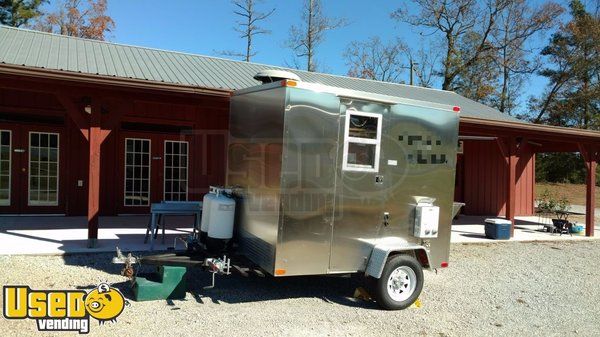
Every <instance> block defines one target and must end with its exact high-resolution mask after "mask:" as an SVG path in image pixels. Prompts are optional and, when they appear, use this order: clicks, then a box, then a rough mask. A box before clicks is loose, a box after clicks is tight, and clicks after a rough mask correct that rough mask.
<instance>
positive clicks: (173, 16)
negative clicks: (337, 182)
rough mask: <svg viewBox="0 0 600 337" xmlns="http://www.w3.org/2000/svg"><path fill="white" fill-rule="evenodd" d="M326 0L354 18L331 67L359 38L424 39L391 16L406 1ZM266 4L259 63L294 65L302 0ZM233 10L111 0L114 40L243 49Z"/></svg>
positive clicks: (327, 64)
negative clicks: (292, 45)
mask: <svg viewBox="0 0 600 337" xmlns="http://www.w3.org/2000/svg"><path fill="white" fill-rule="evenodd" d="M536 2H537V1H536ZM323 3H324V7H325V12H326V14H327V15H328V16H334V17H343V18H346V19H347V20H348V22H349V25H348V26H346V27H344V28H341V29H338V30H334V31H330V32H329V33H328V34H327V38H326V40H325V42H324V43H323V44H322V45H321V46H320V47H319V49H318V50H317V60H318V61H319V63H320V65H321V69H322V70H324V71H325V72H329V73H333V74H339V75H345V74H346V72H347V65H346V64H345V60H344V59H343V57H342V54H343V52H344V50H345V49H346V47H347V45H348V44H349V43H350V42H351V41H353V40H366V39H367V38H369V37H371V36H380V37H381V38H382V40H384V41H387V40H392V39H394V38H395V37H400V38H402V39H403V40H404V41H405V42H406V43H407V44H408V45H410V46H413V47H418V46H419V44H420V43H423V41H421V40H420V39H419V36H418V34H416V33H415V32H414V30H413V29H412V28H411V27H410V26H408V25H406V24H401V23H398V22H397V21H394V20H392V19H391V18H390V13H391V12H392V11H394V10H395V9H397V8H398V7H399V6H400V5H401V4H402V3H403V1H390V0H388V1H385V0H369V1H364V0H363V1H360V0H325V1H323ZM167 5H168V6H167ZM260 6H261V8H263V9H264V10H268V9H270V8H273V7H275V8H276V11H275V13H274V14H273V16H272V17H271V18H270V19H269V20H268V21H267V22H265V23H263V25H264V28H266V29H269V30H271V34H270V35H261V36H258V37H257V38H256V40H255V50H256V51H257V52H258V54H257V55H256V57H254V59H253V62H258V63H265V64H273V65H281V66H286V65H289V64H292V58H293V54H292V52H291V51H290V50H289V49H286V48H285V46H284V42H285V40H286V39H287V37H288V32H289V28H290V26H291V25H292V24H296V23H298V21H299V12H300V9H301V6H302V1H301V0H280V1H274V0H265V1H264V2H263V3H262V4H261V5H260ZM232 10H233V5H232V4H231V2H230V1H228V0H173V1H159V0H118V1H114V0H113V1H109V13H110V15H111V16H112V17H113V18H114V20H115V21H116V23H117V27H116V30H115V31H114V32H113V34H112V36H110V37H109V40H111V41H113V42H118V43H124V44H132V45H139V46H147V47H154V48H160V49H167V50H177V51H183V52H190V53H197V54H203V55H215V56H219V54H218V52H219V51H222V50H237V51H243V50H244V43H245V41H244V40H242V39H241V38H239V37H238V35H237V33H236V32H235V31H234V30H233V27H234V25H235V20H236V19H237V18H236V16H235V15H234V14H233V13H232ZM548 36H549V34H546V36H543V37H537V38H536V39H535V40H534V41H533V43H534V44H535V45H542V44H545V43H546V41H547V39H548ZM408 76H409V74H408V72H406V73H405V74H404V76H403V79H404V80H405V81H406V82H408ZM544 84H545V81H544V79H542V78H539V77H537V76H532V78H531V80H530V82H529V83H528V84H527V85H526V86H524V88H525V89H524V95H523V98H522V99H521V101H522V102H524V101H525V99H526V98H527V97H528V96H530V95H537V94H539V93H540V92H541V90H543V87H544ZM437 86H439V84H438V85H437ZM524 105H525V104H522V106H523V107H524Z"/></svg>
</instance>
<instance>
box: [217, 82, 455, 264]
mask: <svg viewBox="0 0 600 337" xmlns="http://www.w3.org/2000/svg"><path fill="white" fill-rule="evenodd" d="M457 143H458V113H457V112H456V110H455V111H453V109H452V107H449V106H442V105H435V104H430V103H426V102H421V101H413V100H407V99H400V98H397V97H391V96H383V95H376V94H370V93H365V92H360V91H353V90H345V89H340V88H334V87H327V86H323V85H319V84H310V83H306V82H299V81H298V82H297V81H286V80H283V81H277V82H273V83H269V84H263V85H260V86H257V87H253V88H248V89H243V90H239V91H237V92H236V93H235V94H234V95H233V97H232V98H231V109H230V137H229V154H228V168H227V185H228V186H231V187H237V188H236V189H235V191H236V195H237V197H238V202H239V207H238V214H237V215H236V217H237V223H236V230H237V235H236V237H237V240H238V243H239V246H240V249H241V253H242V254H243V255H245V256H247V257H248V258H250V259H251V260H252V261H253V262H255V263H257V264H258V265H260V266H261V267H262V268H263V269H265V270H266V271H267V272H269V273H272V274H273V275H275V276H284V275H285V276H288V275H308V274H328V273H348V272H355V271H364V270H365V268H366V267H367V263H368V261H369V258H370V257H371V254H372V252H373V250H374V246H375V245H377V244H381V243H383V242H394V244H395V245H403V246H405V247H406V246H413V245H419V246H424V247H428V248H430V251H429V254H430V262H431V267H434V268H435V267H439V266H440V264H441V262H443V261H447V260H448V255H449V245H450V227H451V222H452V203H453V197H454V175H455V165H456V150H457ZM420 197H427V198H431V199H435V206H437V207H439V230H438V233H437V237H436V238H431V239H426V240H424V239H420V238H417V237H415V236H414V235H413V230H414V221H415V208H416V205H417V202H418V198H420Z"/></svg>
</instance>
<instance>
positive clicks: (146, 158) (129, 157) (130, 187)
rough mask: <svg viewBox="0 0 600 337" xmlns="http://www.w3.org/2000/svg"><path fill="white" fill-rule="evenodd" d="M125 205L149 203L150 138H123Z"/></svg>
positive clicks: (145, 204)
mask: <svg viewBox="0 0 600 337" xmlns="http://www.w3.org/2000/svg"><path fill="white" fill-rule="evenodd" d="M124 204H125V206H148V205H150V140H149V139H137V138H126V139H125V199H124Z"/></svg>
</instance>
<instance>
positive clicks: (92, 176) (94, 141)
mask: <svg viewBox="0 0 600 337" xmlns="http://www.w3.org/2000/svg"><path fill="white" fill-rule="evenodd" d="M102 138H103V137H102V127H101V112H100V105H99V104H98V101H97V100H96V99H94V100H93V101H92V113H91V116H90V131H89V149H90V156H89V177H88V214H87V220H88V247H90V248H92V247H95V246H96V241H97V240H98V215H99V211H100V154H101V152H100V147H101V146H102V141H103V139H102Z"/></svg>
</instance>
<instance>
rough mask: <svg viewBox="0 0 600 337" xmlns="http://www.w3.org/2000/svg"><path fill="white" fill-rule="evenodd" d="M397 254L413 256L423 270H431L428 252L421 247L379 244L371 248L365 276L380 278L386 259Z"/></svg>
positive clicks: (409, 244) (405, 244)
mask: <svg viewBox="0 0 600 337" xmlns="http://www.w3.org/2000/svg"><path fill="white" fill-rule="evenodd" d="M398 253H400V254H406V253H408V254H413V255H414V257H415V258H416V259H417V261H419V262H420V263H421V265H422V266H423V268H425V269H431V267H430V263H429V261H430V260H429V251H428V250H427V249H426V248H425V247H423V246H421V245H417V244H411V243H404V244H402V245H399V244H379V245H375V246H374V247H373V251H372V252H371V257H370V258H369V262H368V264H367V269H366V270H365V274H367V275H369V276H372V277H374V278H380V277H381V273H382V272H383V267H384V266H385V263H386V261H387V259H388V257H389V256H390V255H395V254H398Z"/></svg>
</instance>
